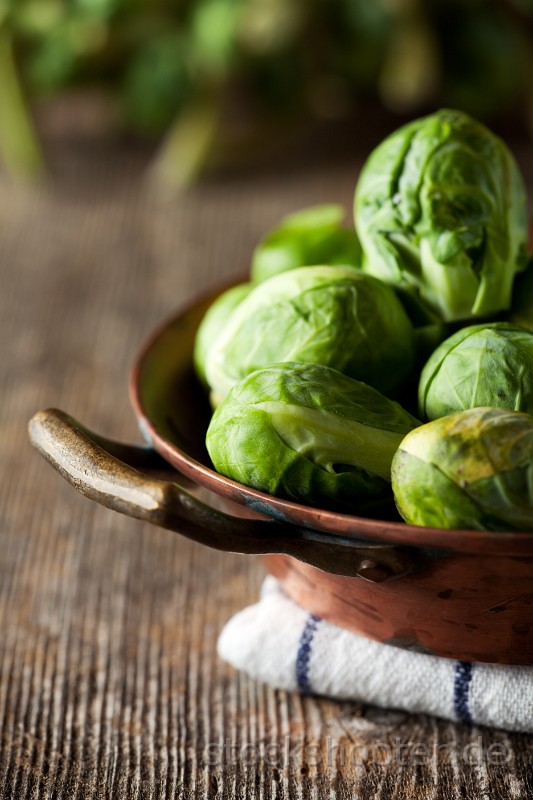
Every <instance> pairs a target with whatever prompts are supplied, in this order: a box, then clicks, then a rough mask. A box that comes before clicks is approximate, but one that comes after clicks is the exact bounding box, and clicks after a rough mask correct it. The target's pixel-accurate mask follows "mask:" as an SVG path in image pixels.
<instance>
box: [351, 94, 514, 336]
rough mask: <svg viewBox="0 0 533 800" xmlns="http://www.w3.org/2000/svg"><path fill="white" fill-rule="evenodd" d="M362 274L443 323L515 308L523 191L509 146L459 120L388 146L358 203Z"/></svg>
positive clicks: (414, 125)
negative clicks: (397, 290)
mask: <svg viewBox="0 0 533 800" xmlns="http://www.w3.org/2000/svg"><path fill="white" fill-rule="evenodd" d="M355 220H356V228H357V232H358V234H359V238H360V240H361V244H362V247H363V252H364V258H363V269H365V270H367V271H368V272H370V273H371V274H373V275H375V276H377V277H378V278H382V279H383V280H386V281H388V282H389V283H392V284H394V285H397V286H399V287H402V288H403V289H405V290H406V291H408V292H411V293H412V295H413V296H415V297H416V298H418V299H419V301H420V302H422V303H423V304H425V305H426V306H427V307H428V308H429V309H430V310H432V311H433V312H434V313H435V314H436V315H437V316H438V317H439V318H440V319H442V320H444V321H453V320H462V319H468V318H470V317H476V316H477V317H479V316H486V315H488V314H492V313H495V312H497V311H500V310H504V309H507V308H509V305H510V302H511V291H512V285H513V279H514V275H515V273H517V272H520V271H521V270H523V269H525V266H526V263H527V255H526V245H527V214H526V194H525V188H524V182H523V180H522V177H521V175H520V173H519V171H518V168H517V166H516V163H515V160H514V158H513V156H512V155H511V153H510V151H509V149H508V148H507V146H506V145H505V144H504V143H503V142H502V141H501V140H500V139H499V138H498V137H496V136H495V135H494V134H492V133H491V132H490V131H489V130H488V129H487V128H486V127H485V126H484V125H482V124H481V123H479V122H476V121H475V120H473V119H472V118H470V117H468V116H467V115H466V114H463V113H461V112H459V111H452V110H447V109H444V110H441V111H438V112H437V113H436V114H433V115H431V116H429V117H425V118H423V119H419V120H416V121H414V122H411V123H409V124H407V125H405V126H403V127H402V128H400V129H399V130H398V131H397V132H396V133H393V134H392V135H391V136H389V137H388V138H387V139H385V140H384V141H383V142H382V143H381V144H380V145H379V146H378V147H377V148H376V149H375V150H374V152H373V153H372V154H371V155H370V158H369V159H368V161H367V162H366V164H365V166H364V168H363V170H362V172H361V176H360V178H359V182H358V184H357V187H356V195H355Z"/></svg>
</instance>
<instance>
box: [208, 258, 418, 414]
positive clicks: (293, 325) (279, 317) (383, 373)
mask: <svg viewBox="0 0 533 800" xmlns="http://www.w3.org/2000/svg"><path fill="white" fill-rule="evenodd" d="M413 356H414V336H413V328H412V325H411V323H410V321H409V319H408V317H407V315H406V313H405V311H404V310H403V307H402V305H401V303H400V301H399V300H398V298H397V297H396V295H395V294H394V291H393V290H392V289H391V287H390V286H387V285H386V284H384V283H382V282H381V281H378V280H377V279H376V278H373V277H372V276H371V275H365V273H363V272H361V271H360V270H357V269H355V268H354V267H341V266H336V267H335V266H332V267H302V268H300V269H295V270H291V271H290V272H284V273H282V274H281V275H275V276H274V277H273V278H270V279H269V280H268V281H265V282H264V283H261V284H259V285H258V286H256V287H255V289H254V290H253V291H252V292H251V293H250V294H249V295H248V296H247V297H245V298H244V300H242V302H241V303H240V304H239V305H238V307H237V308H236V309H235V310H234V311H233V313H232V314H231V317H230V319H229V320H228V323H227V324H226V325H225V326H224V329H223V330H222V332H221V334H220V336H219V337H218V339H217V341H216V343H215V344H214V345H213V346H212V347H211V348H210V350H209V353H208V355H207V360H206V376H207V381H208V383H209V386H210V387H211V390H212V397H213V399H214V403H215V404H216V402H217V401H218V402H219V401H220V400H221V399H222V398H223V397H224V396H225V395H226V394H227V392H228V391H229V390H230V389H231V387H232V386H233V385H234V384H236V383H238V382H239V381H240V380H242V378H244V377H245V376H246V375H248V374H249V373H250V372H253V371H254V370H256V369H260V368H261V367H265V366H268V365H269V364H274V363H277V362H281V361H302V362H306V363H316V364H323V365H325V366H329V367H333V369H337V370H339V372H343V373H345V374H347V375H350V376H351V377H353V378H357V379H358V380H362V381H365V382H366V383H368V384H370V385H371V386H375V387H376V388H377V389H379V390H380V391H383V392H386V393H387V392H389V391H392V390H394V389H396V388H397V387H398V386H399V385H400V384H401V383H402V382H403V381H404V379H405V378H406V377H407V375H408V374H409V372H410V370H411V367H412V364H413Z"/></svg>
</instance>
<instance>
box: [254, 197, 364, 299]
mask: <svg viewBox="0 0 533 800" xmlns="http://www.w3.org/2000/svg"><path fill="white" fill-rule="evenodd" d="M343 219H344V209H343V207H342V206H339V205H334V204H331V205H322V206H312V207H311V208H305V209H303V210H301V211H297V212H296V213H294V214H289V216H287V217H284V219H283V220H282V221H281V224H280V225H278V226H277V227H276V228H274V229H273V230H271V231H270V232H269V233H267V234H266V236H265V237H264V238H263V239H262V240H261V242H260V243H259V244H258V246H257V247H256V249H255V251H254V253H253V256H252V268H251V278H252V281H253V282H254V283H260V282H261V281H264V280H267V278H271V277H272V276H273V275H278V274H279V273H280V272H287V271H288V270H290V269H295V268H296V267H311V266H313V265H314V264H343V265H346V264H353V266H355V267H357V266H360V264H361V245H360V244H359V240H358V238H357V234H356V233H355V231H354V230H349V229H348V228H343V227H341V225H342V221H343Z"/></svg>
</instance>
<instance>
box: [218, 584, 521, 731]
mask: <svg viewBox="0 0 533 800" xmlns="http://www.w3.org/2000/svg"><path fill="white" fill-rule="evenodd" d="M218 652H219V655H220V656H221V657H222V658H223V659H224V660H225V661H228V662H229V663H230V664H232V665H233V666H234V667H236V668H237V669H239V670H242V671H244V672H246V673H248V674H249V675H250V676H252V677H253V678H257V679H258V680H261V681H264V682H266V683H269V684H270V685H272V686H275V687H277V688H280V689H287V690H290V691H292V690H298V691H300V692H303V693H312V694H318V695H326V696H329V697H334V698H339V699H350V700H357V701H359V702H365V703H370V704H373V705H377V706H381V707H383V708H397V709H402V710H405V711H409V712H415V713H419V712H420V713H426V714H432V715H434V716H437V717H443V718H445V719H450V720H455V721H457V722H461V723H466V724H479V725H488V726H490V727H495V728H502V729H504V730H509V731H521V732H533V667H513V666H502V665H498V664H471V663H469V662H465V661H454V660H452V659H448V658H439V657H437V656H430V655H425V654H421V653H415V652H411V651H409V650H401V649H399V648H396V647H391V646H390V645H385V644H380V643H379V642H374V641H371V640H370V639H365V638H363V637H362V636H358V635H357V634H354V633H351V632H349V631H346V630H343V629H342V628H338V627H336V626H334V625H330V624H329V623H328V622H325V621H324V620H322V619H321V618H320V617H317V616H316V615H314V614H309V612H307V611H305V610H304V609H303V608H300V607H299V606H297V605H296V604H295V603H294V602H293V601H292V600H290V599H289V598H288V597H287V596H286V595H285V594H284V593H283V592H282V590H281V589H280V587H279V584H278V583H277V581H276V580H275V579H274V578H272V577H268V578H267V579H266V580H265V582H264V584H263V589H262V593H261V598H260V600H259V602H258V603H256V604H255V605H253V606H250V607H248V608H245V609H244V610H243V611H240V612H239V613H238V614H236V615H235V616H234V617H233V618H232V619H231V620H230V621H229V622H228V623H227V625H226V627H225V628H224V629H223V631H222V633H221V635H220V638H219V642H218Z"/></svg>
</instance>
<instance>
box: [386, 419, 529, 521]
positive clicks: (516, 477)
mask: <svg viewBox="0 0 533 800" xmlns="http://www.w3.org/2000/svg"><path fill="white" fill-rule="evenodd" d="M392 488H393V492H394V497H395V500H396V505H397V508H398V511H399V512H400V514H401V515H402V517H403V518H404V520H405V521H406V522H408V523H409V524H411V525H427V526H430V527H436V528H464V529H474V530H484V531H497V530H513V529H514V530H530V529H533V417H531V416H530V415H529V414H524V413H522V412H520V411H509V410H507V409H503V408H471V409H468V410H467V411H460V412H459V413H457V414H450V415H449V416H447V417H441V418H440V419H436V420H433V421H432V422H428V423H426V424H425V425H421V426H420V427H419V428H417V429H416V430H414V431H412V432H411V433H408V434H407V436H406V437H405V439H404V440H403V441H402V443H401V444H400V447H399V448H398V451H397V452H396V454H395V455H394V458H393V460H392Z"/></svg>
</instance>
